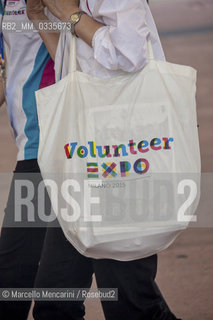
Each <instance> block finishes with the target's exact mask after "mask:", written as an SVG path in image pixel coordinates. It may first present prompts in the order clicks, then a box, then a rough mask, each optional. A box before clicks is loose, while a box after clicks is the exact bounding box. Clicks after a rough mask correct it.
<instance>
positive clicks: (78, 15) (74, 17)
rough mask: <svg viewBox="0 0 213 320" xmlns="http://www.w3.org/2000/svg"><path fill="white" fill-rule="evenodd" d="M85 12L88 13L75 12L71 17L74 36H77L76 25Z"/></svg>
mask: <svg viewBox="0 0 213 320" xmlns="http://www.w3.org/2000/svg"><path fill="white" fill-rule="evenodd" d="M84 13H85V14H86V12H84V11H78V12H75V13H73V14H72V15H71V17H70V20H69V22H70V27H71V29H70V31H71V33H72V35H73V36H76V33H75V25H76V24H77V23H78V22H79V21H80V20H81V16H82V14H84Z"/></svg>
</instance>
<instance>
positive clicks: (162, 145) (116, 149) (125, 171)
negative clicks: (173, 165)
mask: <svg viewBox="0 0 213 320" xmlns="http://www.w3.org/2000/svg"><path fill="white" fill-rule="evenodd" d="M172 142H174V139H173V138H172V137H169V138H168V137H163V138H153V139H151V140H150V141H148V140H145V139H144V140H141V141H140V142H138V143H136V142H135V141H134V140H133V139H131V140H129V142H128V143H127V144H120V145H118V144H117V145H112V146H109V145H105V146H100V145H96V143H95V141H88V146H81V145H80V146H78V142H70V143H67V144H66V145H65V146H64V150H65V155H66V158H67V159H68V160H70V159H73V158H74V157H77V158H79V161H80V160H81V159H84V158H87V157H88V156H89V157H90V158H95V159H98V158H99V159H104V158H107V161H106V162H102V163H101V164H99V163H98V162H96V161H92V162H86V170H87V176H88V178H96V179H97V178H99V177H100V175H101V177H103V178H116V177H118V176H119V177H121V178H126V177H128V176H129V174H130V172H131V170H133V171H132V172H134V173H136V174H139V175H142V174H145V173H147V172H148V171H149V168H150V163H149V161H148V160H147V159H145V157H139V158H138V156H140V155H141V154H146V153H147V152H149V151H152V152H153V151H160V150H161V151H164V150H171V145H172ZM129 156H134V157H137V159H136V160H135V159H134V161H131V162H130V161H120V162H117V161H116V162H115V161H110V158H114V159H118V158H119V157H129Z"/></svg>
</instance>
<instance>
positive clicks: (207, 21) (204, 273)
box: [0, 0, 213, 320]
mask: <svg viewBox="0 0 213 320" xmlns="http://www.w3.org/2000/svg"><path fill="white" fill-rule="evenodd" d="M151 8H152V12H153V14H154V17H155V20H156V22H157V25H158V28H159V30H160V33H161V38H162V43H163V47H164V49H165V53H166V56H167V60H168V61H171V62H175V63H180V64H186V65H191V66H193V67H195V68H196V69H197V70H198V91H197V103H198V122H199V125H200V129H199V130H200V145H201V153H202V170H203V171H204V172H208V176H210V175H209V172H213V148H212V141H213V130H212V128H213V108H212V103H213V102H212V101H213V61H212V57H213V1H212V0H202V1H201V0H200V1H196V0H191V1H186V0H181V1H168V0H166V1H157V0H154V1H151ZM0 137H1V138H0V171H1V172H2V171H4V172H6V171H7V172H8V171H11V170H12V169H13V167H14V164H15V154H16V149H15V146H14V144H13V140H12V137H11V136H10V130H9V127H8V123H7V117H6V112H5V109H2V110H0ZM210 181H211V177H210ZM206 191H207V190H204V196H205V194H206ZM211 192H212V191H211V190H208V193H209V194H210V195H211ZM203 202H204V201H203ZM209 203H210V202H209ZM209 206H210V204H209V205H208V204H207V207H206V210H207V209H208V210H209V212H210V214H211V210H212V209H211V208H212V207H211V208H209ZM210 219H212V218H211V217H210ZM211 222H212V220H211ZM209 225H211V224H209ZM211 226H212V225H211ZM212 231H213V230H212V229H210V228H209V229H207V228H200V229H198V228H196V229H195V228H193V229H189V230H187V231H185V232H184V233H182V235H181V236H180V237H179V238H178V239H177V241H176V242H175V243H174V244H173V245H172V246H171V247H170V248H169V249H167V250H166V251H164V252H162V253H161V254H159V269H158V275H157V281H158V284H159V286H160V288H161V289H162V292H163V294H164V296H165V297H166V299H167V301H168V304H169V305H170V306H171V308H172V310H173V311H174V312H175V313H176V314H177V316H179V317H182V318H183V319H184V320H212V319H213V307H212V297H213V232H212ZM93 285H95V284H93ZM86 309H87V316H86V320H104V316H103V313H102V310H101V306H100V303H99V301H91V300H90V301H87V302H86ZM118 320H119V319H118ZM130 320H134V319H130Z"/></svg>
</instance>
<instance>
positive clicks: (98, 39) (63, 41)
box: [55, 0, 165, 81]
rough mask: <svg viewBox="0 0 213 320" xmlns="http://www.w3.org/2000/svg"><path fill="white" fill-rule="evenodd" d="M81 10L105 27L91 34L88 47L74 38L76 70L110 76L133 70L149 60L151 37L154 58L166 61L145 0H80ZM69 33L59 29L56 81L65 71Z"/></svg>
mask: <svg viewBox="0 0 213 320" xmlns="http://www.w3.org/2000/svg"><path fill="white" fill-rule="evenodd" d="M80 9H81V10H83V11H85V12H86V13H87V14H88V15H89V16H91V17H92V18H93V19H95V20H97V21H99V22H101V23H103V24H104V25H105V26H104V27H102V28H100V29H98V30H97V32H96V33H95V34H94V37H93V40H92V46H93V48H91V47H90V46H89V45H87V44H86V43H85V42H84V41H83V40H81V39H80V38H77V65H78V70H81V71H83V72H84V73H88V74H90V75H92V76H94V77H98V78H110V77H112V76H115V75H116V74H118V73H119V71H121V70H123V71H126V72H135V71H138V70H140V69H142V68H143V67H144V66H145V65H146V64H147V61H148V50H147V41H148V40H149V39H150V40H151V43H152V47H153V52H154V57H155V59H156V60H165V56H164V53H163V49H162V46H161V43H160V39H159V36H158V32H157V29H156V26H155V23H154V19H153V17H152V14H151V11H150V9H149V6H148V4H147V2H146V0H81V1H80ZM70 37H71V35H70V33H69V32H62V33H61V36H60V39H59V44H58V48H57V52H56V59H55V71H56V80H57V81H58V80H59V79H60V78H63V77H64V76H65V75H66V74H67V72H68V62H69V51H70Z"/></svg>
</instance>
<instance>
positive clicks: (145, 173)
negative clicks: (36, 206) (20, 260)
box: [36, 38, 200, 261]
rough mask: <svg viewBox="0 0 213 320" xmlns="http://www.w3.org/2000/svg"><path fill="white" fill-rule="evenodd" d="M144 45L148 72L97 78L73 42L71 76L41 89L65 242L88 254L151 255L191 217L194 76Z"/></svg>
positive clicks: (46, 170)
mask: <svg viewBox="0 0 213 320" xmlns="http://www.w3.org/2000/svg"><path fill="white" fill-rule="evenodd" d="M148 48H149V62H148V64H147V65H146V67H145V68H144V69H143V70H141V71H139V72H136V73H121V74H120V75H118V76H116V77H114V78H111V79H97V78H94V77H92V76H90V75H88V74H85V73H83V72H80V71H77V70H76V41H75V38H72V43H71V53H70V66H69V74H68V75H67V76H66V77H65V78H63V79H62V80H60V81H59V82H58V83H56V84H54V85H52V86H50V87H47V88H44V89H42V90H39V91H37V92H36V99H37V107H38V118H39V125H40V143H39V155H38V162H39V166H40V169H41V172H42V175H43V178H44V182H45V185H46V187H47V190H48V192H49V195H50V198H51V202H52V207H53V209H54V211H55V213H56V215H57V218H58V221H59V223H60V225H61V227H62V229H63V231H64V234H65V236H66V238H67V239H68V240H69V241H70V242H71V243H72V244H73V246H74V247H75V248H76V249H77V250H78V251H79V252H80V253H81V254H83V255H85V256H88V257H92V258H112V259H117V260H122V261H128V260H133V259H138V258H142V257H146V256H149V255H152V254H155V253H157V252H158V251H160V250H163V249H165V248H167V247H168V246H169V245H170V244H171V243H172V242H173V240H174V239H175V238H176V236H177V235H178V234H179V233H180V231H181V230H183V229H185V228H186V227H187V225H188V223H189V221H190V220H193V219H194V220H195V217H193V214H194V212H195V209H196V207H197V204H198V200H199V173H200V153H199V143H198V132H197V119H196V103H195V91H196V71H195V70H194V69H193V68H191V67H187V66H181V65H176V64H171V63H168V62H163V61H156V60H154V57H153V52H152V48H151V43H148ZM52 180H53V181H54V183H53V181H52ZM50 181H51V183H50ZM185 187H186V188H185ZM185 189H186V190H185Z"/></svg>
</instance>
